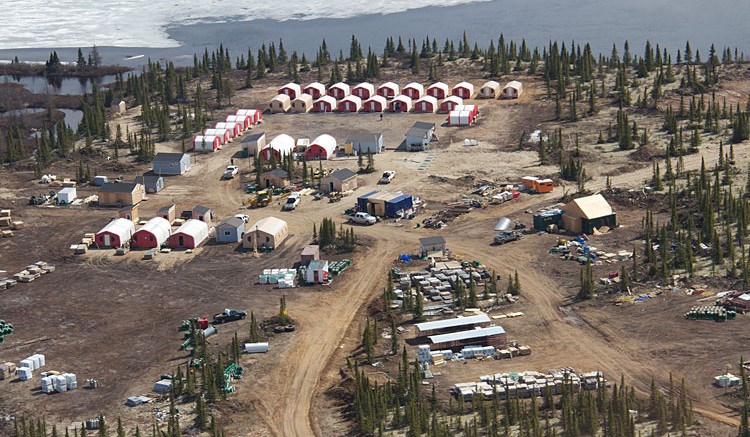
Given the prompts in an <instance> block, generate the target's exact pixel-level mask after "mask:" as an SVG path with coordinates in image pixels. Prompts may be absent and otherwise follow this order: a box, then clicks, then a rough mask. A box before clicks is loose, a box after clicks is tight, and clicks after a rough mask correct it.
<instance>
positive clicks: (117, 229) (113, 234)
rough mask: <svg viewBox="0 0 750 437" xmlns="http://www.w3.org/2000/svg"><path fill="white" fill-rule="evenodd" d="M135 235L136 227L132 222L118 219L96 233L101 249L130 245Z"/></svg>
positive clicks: (96, 239)
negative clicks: (131, 238)
mask: <svg viewBox="0 0 750 437" xmlns="http://www.w3.org/2000/svg"><path fill="white" fill-rule="evenodd" d="M134 233H135V225H134V224H133V222H132V221H130V220H128V219H124V218H116V219H114V220H112V221H111V222H109V223H107V226H105V227H103V228H102V229H101V230H100V231H99V232H97V233H96V236H95V241H96V245H97V246H99V247H120V246H123V245H126V244H128V242H130V237H132V236H133V234H134Z"/></svg>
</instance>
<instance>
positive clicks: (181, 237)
mask: <svg viewBox="0 0 750 437" xmlns="http://www.w3.org/2000/svg"><path fill="white" fill-rule="evenodd" d="M207 238H208V224H206V223H205V222H202V221H200V220H194V219H190V220H187V221H185V223H183V224H182V226H180V227H179V228H177V230H175V231H174V233H173V234H172V236H171V237H169V247H171V248H172V249H195V248H196V247H198V246H200V245H201V243H203V242H204V241H205V240H206V239H207Z"/></svg>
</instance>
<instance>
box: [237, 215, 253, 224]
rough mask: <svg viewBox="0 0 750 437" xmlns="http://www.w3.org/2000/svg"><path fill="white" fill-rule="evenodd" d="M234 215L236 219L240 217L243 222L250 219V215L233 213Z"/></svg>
mask: <svg viewBox="0 0 750 437" xmlns="http://www.w3.org/2000/svg"><path fill="white" fill-rule="evenodd" d="M234 216H235V217H237V218H238V219H241V220H242V221H243V222H245V223H247V222H249V221H250V216H248V215H247V214H235V215H234Z"/></svg>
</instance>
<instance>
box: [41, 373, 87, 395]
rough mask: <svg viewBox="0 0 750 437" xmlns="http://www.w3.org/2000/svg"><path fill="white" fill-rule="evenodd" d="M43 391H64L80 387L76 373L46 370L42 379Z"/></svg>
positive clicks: (49, 392)
mask: <svg viewBox="0 0 750 437" xmlns="http://www.w3.org/2000/svg"><path fill="white" fill-rule="evenodd" d="M40 385H41V388H42V393H47V394H51V393H55V392H57V393H63V392H66V391H68V390H74V389H76V388H78V381H77V379H76V375H75V373H62V374H58V373H57V372H45V373H42V378H41V379H40Z"/></svg>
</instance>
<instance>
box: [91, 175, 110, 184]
mask: <svg viewBox="0 0 750 437" xmlns="http://www.w3.org/2000/svg"><path fill="white" fill-rule="evenodd" d="M107 182H109V178H107V177H106V176H94V180H92V181H91V185H93V186H95V187H101V186H102V185H104V184H106V183H107Z"/></svg>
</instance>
